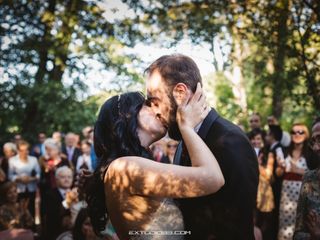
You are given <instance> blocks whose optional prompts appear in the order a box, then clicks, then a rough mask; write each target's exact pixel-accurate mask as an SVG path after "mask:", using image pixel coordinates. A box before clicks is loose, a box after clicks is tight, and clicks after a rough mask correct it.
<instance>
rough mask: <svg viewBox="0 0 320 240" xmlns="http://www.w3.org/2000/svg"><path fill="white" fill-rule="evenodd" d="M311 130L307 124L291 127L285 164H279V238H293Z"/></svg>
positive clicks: (283, 239)
mask: <svg viewBox="0 0 320 240" xmlns="http://www.w3.org/2000/svg"><path fill="white" fill-rule="evenodd" d="M308 138H309V131H308V128H307V126H305V125H304V124H301V123H296V124H294V125H293V126H292V128H291V144H290V146H289V149H288V156H287V157H286V158H285V163H284V165H282V166H281V165H279V166H278V168H280V169H278V173H282V174H283V181H282V188H281V199H280V213H279V232H278V239H279V240H288V239H292V237H293V233H294V225H295V218H296V211H297V203H298V199H299V193H300V188H301V184H302V177H303V175H304V173H305V171H306V170H307V169H308V168H307V160H306V156H307V148H308V143H307V141H308Z"/></svg>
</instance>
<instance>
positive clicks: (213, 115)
mask: <svg viewBox="0 0 320 240" xmlns="http://www.w3.org/2000/svg"><path fill="white" fill-rule="evenodd" d="M218 117H219V115H218V113H217V112H216V111H215V110H214V109H211V111H210V112H209V114H208V116H207V117H206V118H205V119H204V120H203V123H202V125H201V127H200V129H199V131H198V135H199V136H200V137H201V138H202V139H203V140H205V138H206V137H207V134H208V132H209V129H210V128H211V126H212V124H213V122H214V121H215V120H216V119H217V118H218Z"/></svg>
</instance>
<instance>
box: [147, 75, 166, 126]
mask: <svg viewBox="0 0 320 240" xmlns="http://www.w3.org/2000/svg"><path fill="white" fill-rule="evenodd" d="M146 86H147V98H148V99H149V100H151V102H152V105H151V107H152V109H153V111H154V112H155V113H156V114H160V115H161V118H162V120H163V121H164V122H165V125H166V126H168V124H169V120H170V114H171V113H172V108H171V106H172V104H171V102H170V99H169V97H168V91H169V88H168V86H167V85H166V84H165V83H164V82H163V80H162V78H161V75H160V73H159V71H157V70H155V71H154V72H153V73H152V74H151V75H150V76H149V77H148V80H147V81H146Z"/></svg>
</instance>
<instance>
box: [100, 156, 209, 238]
mask: <svg viewBox="0 0 320 240" xmlns="http://www.w3.org/2000/svg"><path fill="white" fill-rule="evenodd" d="M128 158H129V157H128ZM139 160H140V159H138V158H131V159H130V161H129V160H126V161H123V160H122V159H118V160H115V161H114V162H113V163H112V164H110V166H109V169H108V171H107V175H106V176H105V192H106V196H107V199H106V204H107V208H108V211H109V214H110V219H111V222H112V223H113V225H114V227H115V229H116V230H117V233H118V234H119V235H120V237H122V239H128V236H127V235H124V234H127V233H128V231H129V230H144V228H145V226H146V225H147V224H148V223H149V222H150V221H151V220H152V219H153V215H154V214H155V212H156V211H157V209H158V208H159V206H160V204H161V202H162V200H163V198H179V197H180V198H181V197H182V198H184V197H196V196H204V195H208V194H209V193H208V191H207V190H205V187H202V186H205V185H207V184H206V182H207V181H208V178H205V176H208V174H207V173H206V171H207V170H206V169H203V168H202V169H200V168H199V171H195V173H194V175H191V176H190V175H189V176H188V177H184V173H183V170H182V169H184V168H189V167H181V166H175V165H170V166H168V165H167V164H161V163H157V162H153V161H151V160H150V163H151V164H149V161H148V160H144V161H139ZM141 163H142V164H144V165H145V168H144V167H142V166H141ZM149 165H150V166H149ZM177 168H179V170H177ZM146 169H147V170H146ZM180 170H181V171H180ZM159 171H160V172H162V174H159ZM173 171H175V174H173ZM195 178H197V179H198V180H197V181H195ZM201 185H202V186H201ZM199 186H200V187H199ZM168 230H170V229H168Z"/></svg>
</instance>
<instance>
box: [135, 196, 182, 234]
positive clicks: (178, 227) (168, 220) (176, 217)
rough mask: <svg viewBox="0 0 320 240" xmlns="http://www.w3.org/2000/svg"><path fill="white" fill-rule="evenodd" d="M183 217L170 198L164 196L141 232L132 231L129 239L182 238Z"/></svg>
mask: <svg viewBox="0 0 320 240" xmlns="http://www.w3.org/2000/svg"><path fill="white" fill-rule="evenodd" d="M184 234H186V233H185V232H184V224H183V217H182V214H181V211H180V209H179V208H178V207H177V205H176V204H175V203H174V201H173V200H172V199H169V198H166V199H164V200H163V201H162V203H161V205H160V206H159V208H158V209H157V211H156V212H155V214H154V217H153V219H152V221H151V222H150V223H149V224H148V225H147V227H146V228H145V230H144V231H143V234H142V233H141V232H140V231H137V232H135V231H133V235H131V236H132V237H130V240H184V239H185V235H184Z"/></svg>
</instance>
